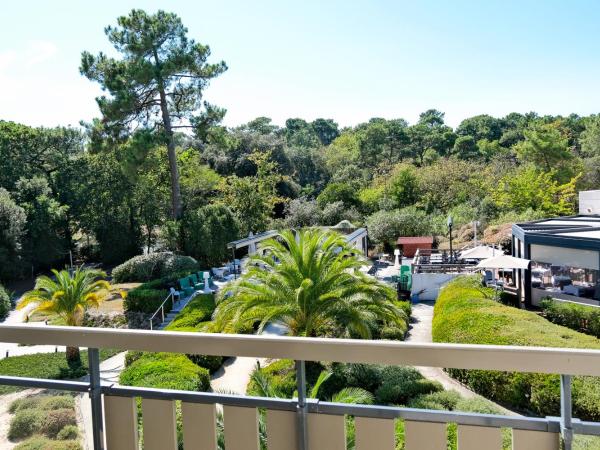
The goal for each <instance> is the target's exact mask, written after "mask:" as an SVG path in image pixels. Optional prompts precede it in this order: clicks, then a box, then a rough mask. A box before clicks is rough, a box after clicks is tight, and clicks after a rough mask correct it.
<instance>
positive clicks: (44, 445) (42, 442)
mask: <svg viewBox="0 0 600 450" xmlns="http://www.w3.org/2000/svg"><path fill="white" fill-rule="evenodd" d="M82 449H83V447H81V444H80V443H79V442H78V441H75V440H68V441H54V440H52V439H48V438H46V437H43V436H34V437H32V438H30V439H27V440H26V441H23V442H21V443H20V444H19V445H17V446H16V447H15V448H14V450H82Z"/></svg>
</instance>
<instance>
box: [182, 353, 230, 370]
mask: <svg viewBox="0 0 600 450" xmlns="http://www.w3.org/2000/svg"><path fill="white" fill-rule="evenodd" d="M186 356H187V357H188V358H189V359H190V361H192V362H193V363H194V364H196V365H197V366H199V367H204V368H205V369H207V370H208V372H209V373H210V374H213V373H215V372H216V371H217V370H219V369H220V368H221V366H222V365H223V361H224V360H225V358H224V357H223V356H217V355H186Z"/></svg>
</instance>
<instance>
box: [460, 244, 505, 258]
mask: <svg viewBox="0 0 600 450" xmlns="http://www.w3.org/2000/svg"><path fill="white" fill-rule="evenodd" d="M497 255H502V250H498V249H497V248H494V247H490V246H488V245H478V246H477V247H473V248H470V249H468V250H463V251H462V252H461V253H460V257H461V258H462V259H488V258H493V257H494V256H497Z"/></svg>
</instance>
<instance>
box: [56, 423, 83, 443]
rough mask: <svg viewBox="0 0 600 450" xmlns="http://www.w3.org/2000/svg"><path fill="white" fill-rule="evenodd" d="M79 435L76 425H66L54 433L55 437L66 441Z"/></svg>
mask: <svg viewBox="0 0 600 450" xmlns="http://www.w3.org/2000/svg"><path fill="white" fill-rule="evenodd" d="M78 437H79V428H77V425H67V426H66V427H64V428H63V429H62V430H60V431H59V432H58V434H57V435H56V439H59V440H61V441H66V440H68V439H77V438H78Z"/></svg>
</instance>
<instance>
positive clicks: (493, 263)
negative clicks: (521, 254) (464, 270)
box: [477, 255, 531, 269]
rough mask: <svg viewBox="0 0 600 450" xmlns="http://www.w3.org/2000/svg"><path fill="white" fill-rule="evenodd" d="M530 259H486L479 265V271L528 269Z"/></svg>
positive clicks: (495, 257)
mask: <svg viewBox="0 0 600 450" xmlns="http://www.w3.org/2000/svg"><path fill="white" fill-rule="evenodd" d="M529 263H531V261H530V260H529V259H524V258H515V257H514V256H509V255H498V256H494V257H492V258H488V259H484V260H483V261H481V262H480V263H479V264H477V268H478V269H528V268H529Z"/></svg>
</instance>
